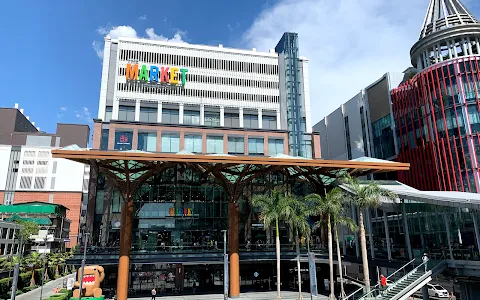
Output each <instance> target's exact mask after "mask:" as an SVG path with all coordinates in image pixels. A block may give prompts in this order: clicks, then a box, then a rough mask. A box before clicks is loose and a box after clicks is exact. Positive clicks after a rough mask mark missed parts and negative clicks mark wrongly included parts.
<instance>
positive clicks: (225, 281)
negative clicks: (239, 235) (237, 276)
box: [222, 230, 228, 300]
mask: <svg viewBox="0 0 480 300" xmlns="http://www.w3.org/2000/svg"><path fill="white" fill-rule="evenodd" d="M222 232H223V299H224V300H228V254H227V230H222Z"/></svg>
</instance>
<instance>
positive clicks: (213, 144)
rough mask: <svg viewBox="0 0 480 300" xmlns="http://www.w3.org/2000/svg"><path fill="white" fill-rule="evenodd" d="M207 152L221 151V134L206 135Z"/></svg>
mask: <svg viewBox="0 0 480 300" xmlns="http://www.w3.org/2000/svg"><path fill="white" fill-rule="evenodd" d="M207 153H223V136H207Z"/></svg>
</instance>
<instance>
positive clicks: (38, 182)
mask: <svg viewBox="0 0 480 300" xmlns="http://www.w3.org/2000/svg"><path fill="white" fill-rule="evenodd" d="M45 180H46V177H35V182H34V185H33V188H34V189H36V190H43V189H44V188H45Z"/></svg>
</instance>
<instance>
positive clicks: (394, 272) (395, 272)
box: [387, 258, 415, 279]
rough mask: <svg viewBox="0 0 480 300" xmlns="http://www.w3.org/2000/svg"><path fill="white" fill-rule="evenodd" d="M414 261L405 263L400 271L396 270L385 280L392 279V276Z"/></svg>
mask: <svg viewBox="0 0 480 300" xmlns="http://www.w3.org/2000/svg"><path fill="white" fill-rule="evenodd" d="M414 261H415V258H414V259H412V260H411V261H410V262H408V263H406V264H405V265H403V266H402V267H401V268H400V269H397V270H396V271H395V272H393V273H392V274H390V276H388V277H387V279H388V278H390V277H392V276H393V275H395V274H397V273H398V271H400V270H402V269H404V268H405V267H406V266H408V265H409V264H411V263H412V262H414Z"/></svg>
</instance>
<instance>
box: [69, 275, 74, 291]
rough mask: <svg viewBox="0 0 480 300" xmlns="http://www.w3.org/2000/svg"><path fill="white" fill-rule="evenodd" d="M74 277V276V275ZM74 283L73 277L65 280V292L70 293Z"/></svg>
mask: <svg viewBox="0 0 480 300" xmlns="http://www.w3.org/2000/svg"><path fill="white" fill-rule="evenodd" d="M75 277H76V275H75ZM74 283H75V278H74V277H69V278H67V290H69V291H71V290H72V289H73V284H74Z"/></svg>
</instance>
